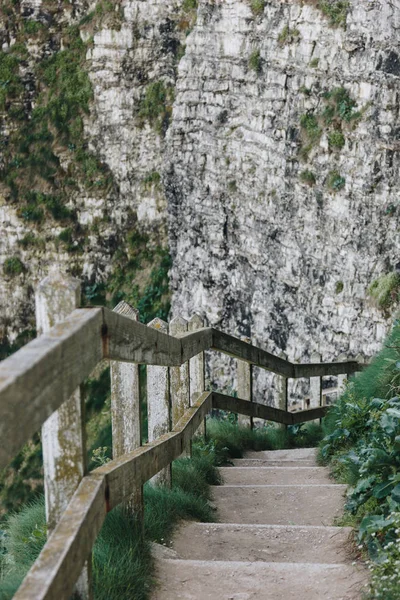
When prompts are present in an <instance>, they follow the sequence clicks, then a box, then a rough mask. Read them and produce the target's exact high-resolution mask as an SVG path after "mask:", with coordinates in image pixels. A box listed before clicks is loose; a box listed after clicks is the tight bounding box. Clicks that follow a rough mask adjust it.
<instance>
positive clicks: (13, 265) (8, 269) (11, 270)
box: [3, 256, 25, 277]
mask: <svg viewBox="0 0 400 600" xmlns="http://www.w3.org/2000/svg"><path fill="white" fill-rule="evenodd" d="M3 272H4V275H8V277H16V276H17V275H21V273H24V272H25V266H24V263H23V262H22V260H21V259H20V258H19V257H18V256H10V257H9V258H6V260H5V261H4V263H3Z"/></svg>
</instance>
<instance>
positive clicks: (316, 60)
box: [310, 58, 319, 69]
mask: <svg viewBox="0 0 400 600" xmlns="http://www.w3.org/2000/svg"><path fill="white" fill-rule="evenodd" d="M318 65H319V58H313V59H312V60H310V67H311V68H312V69H316V68H317V67H318Z"/></svg>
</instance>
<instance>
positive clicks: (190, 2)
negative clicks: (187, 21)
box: [182, 0, 198, 12]
mask: <svg viewBox="0 0 400 600" xmlns="http://www.w3.org/2000/svg"><path fill="white" fill-rule="evenodd" d="M197 7H198V2H197V0H183V3H182V9H183V10H184V12H190V11H192V10H196V9H197Z"/></svg>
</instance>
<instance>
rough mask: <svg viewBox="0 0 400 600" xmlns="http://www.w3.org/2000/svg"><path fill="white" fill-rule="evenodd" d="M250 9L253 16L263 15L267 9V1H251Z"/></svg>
mask: <svg viewBox="0 0 400 600" xmlns="http://www.w3.org/2000/svg"><path fill="white" fill-rule="evenodd" d="M250 7H251V10H252V12H253V15H256V16H258V15H262V14H263V12H264V8H265V0H251V4H250Z"/></svg>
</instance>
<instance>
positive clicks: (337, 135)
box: [328, 130, 346, 150]
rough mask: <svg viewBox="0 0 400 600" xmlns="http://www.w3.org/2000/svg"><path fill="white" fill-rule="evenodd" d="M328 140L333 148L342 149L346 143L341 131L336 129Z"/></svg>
mask: <svg viewBox="0 0 400 600" xmlns="http://www.w3.org/2000/svg"><path fill="white" fill-rule="evenodd" d="M328 142H329V146H330V147H331V148H337V149H339V150H340V149H341V148H343V146H344V145H345V143H346V140H345V137H344V135H343V133H342V132H341V131H338V130H335V131H332V132H331V133H330V134H329V135H328Z"/></svg>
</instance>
